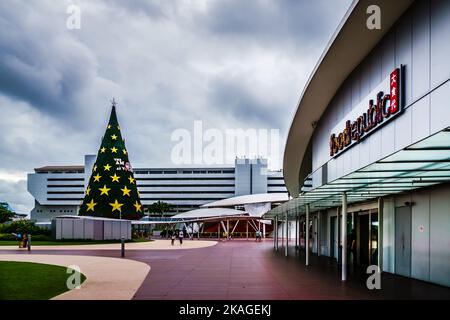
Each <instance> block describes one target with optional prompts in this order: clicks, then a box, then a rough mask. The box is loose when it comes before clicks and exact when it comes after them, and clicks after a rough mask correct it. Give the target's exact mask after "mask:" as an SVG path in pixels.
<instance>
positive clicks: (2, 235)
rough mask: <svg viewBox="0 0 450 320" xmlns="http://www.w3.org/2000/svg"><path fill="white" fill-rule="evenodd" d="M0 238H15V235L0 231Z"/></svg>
mask: <svg viewBox="0 0 450 320" xmlns="http://www.w3.org/2000/svg"><path fill="white" fill-rule="evenodd" d="M0 240H13V241H14V240H17V238H16V236H15V235H13V234H10V233H0Z"/></svg>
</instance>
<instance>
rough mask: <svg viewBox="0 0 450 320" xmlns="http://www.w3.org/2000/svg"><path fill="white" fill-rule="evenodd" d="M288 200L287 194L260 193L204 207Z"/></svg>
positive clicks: (216, 202)
mask: <svg viewBox="0 0 450 320" xmlns="http://www.w3.org/2000/svg"><path fill="white" fill-rule="evenodd" d="M288 200H289V197H288V195H287V194H286V193H258V194H248V195H245V196H237V197H231V198H228V199H223V200H219V201H214V202H210V203H206V204H204V205H202V207H207V208H213V207H233V206H240V205H245V204H252V203H267V202H285V201H288Z"/></svg>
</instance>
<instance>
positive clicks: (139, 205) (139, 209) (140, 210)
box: [133, 200, 142, 212]
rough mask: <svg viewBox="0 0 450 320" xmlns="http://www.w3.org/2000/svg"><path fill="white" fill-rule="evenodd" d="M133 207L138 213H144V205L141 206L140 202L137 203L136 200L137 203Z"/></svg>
mask: <svg viewBox="0 0 450 320" xmlns="http://www.w3.org/2000/svg"><path fill="white" fill-rule="evenodd" d="M133 206H134V207H135V208H136V212H142V209H141V207H142V204H139V202H137V200H136V203H135V204H133Z"/></svg>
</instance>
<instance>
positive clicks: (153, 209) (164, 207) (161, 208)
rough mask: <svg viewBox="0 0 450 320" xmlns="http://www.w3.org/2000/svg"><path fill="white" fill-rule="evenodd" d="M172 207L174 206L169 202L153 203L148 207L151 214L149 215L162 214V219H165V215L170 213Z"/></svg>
mask: <svg viewBox="0 0 450 320" xmlns="http://www.w3.org/2000/svg"><path fill="white" fill-rule="evenodd" d="M171 207H172V206H171V205H170V204H168V203H167V202H164V201H160V200H158V201H156V202H153V203H152V204H151V205H150V206H149V207H148V213H149V215H150V213H157V214H160V215H161V216H162V217H164V213H166V212H167V211H169V210H170V208H171Z"/></svg>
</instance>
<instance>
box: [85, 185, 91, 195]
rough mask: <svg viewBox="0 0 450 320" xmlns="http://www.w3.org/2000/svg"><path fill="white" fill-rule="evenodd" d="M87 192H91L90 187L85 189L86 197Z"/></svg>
mask: <svg viewBox="0 0 450 320" xmlns="http://www.w3.org/2000/svg"><path fill="white" fill-rule="evenodd" d="M89 192H91V187H89V186H88V187H87V189H86V195H89Z"/></svg>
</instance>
